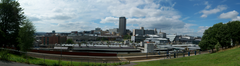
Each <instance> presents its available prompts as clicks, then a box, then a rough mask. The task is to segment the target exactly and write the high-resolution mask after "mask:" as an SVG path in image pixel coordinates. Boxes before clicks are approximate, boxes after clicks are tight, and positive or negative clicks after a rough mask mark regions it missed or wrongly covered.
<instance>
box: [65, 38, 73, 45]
mask: <svg viewBox="0 0 240 66" xmlns="http://www.w3.org/2000/svg"><path fill="white" fill-rule="evenodd" d="M66 43H67V44H74V42H73V40H72V39H67V41H66Z"/></svg>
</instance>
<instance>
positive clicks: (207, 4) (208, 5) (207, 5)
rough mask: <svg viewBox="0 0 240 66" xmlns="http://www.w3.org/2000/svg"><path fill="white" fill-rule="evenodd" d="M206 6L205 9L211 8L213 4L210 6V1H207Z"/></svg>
mask: <svg viewBox="0 0 240 66" xmlns="http://www.w3.org/2000/svg"><path fill="white" fill-rule="evenodd" d="M204 5H206V7H205V9H209V8H211V4H209V3H208V1H206V2H205V3H204Z"/></svg>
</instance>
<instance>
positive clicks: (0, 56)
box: [0, 50, 10, 60]
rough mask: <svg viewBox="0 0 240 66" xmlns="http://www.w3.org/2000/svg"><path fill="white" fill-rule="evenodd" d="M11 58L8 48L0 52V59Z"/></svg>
mask: <svg viewBox="0 0 240 66" xmlns="http://www.w3.org/2000/svg"><path fill="white" fill-rule="evenodd" d="M9 58H10V54H9V51H8V50H2V51H1V52H0V59H1V60H9Z"/></svg>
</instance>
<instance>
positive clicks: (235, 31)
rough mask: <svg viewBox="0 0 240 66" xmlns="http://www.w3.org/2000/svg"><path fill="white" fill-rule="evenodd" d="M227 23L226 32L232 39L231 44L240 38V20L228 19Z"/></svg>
mask: <svg viewBox="0 0 240 66" xmlns="http://www.w3.org/2000/svg"><path fill="white" fill-rule="evenodd" d="M227 25H228V29H227V30H228V32H229V37H230V39H232V40H233V42H234V43H233V44H235V42H236V41H239V39H240V35H239V34H240V30H239V29H240V26H239V25H240V21H230V22H228V23H227Z"/></svg>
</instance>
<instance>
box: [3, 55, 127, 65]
mask: <svg viewBox="0 0 240 66" xmlns="http://www.w3.org/2000/svg"><path fill="white" fill-rule="evenodd" d="M2 53H4V52H3V51H0V60H1V59H3V58H2V57H1V54H2ZM8 55H9V58H8V60H9V61H14V62H20V63H27V64H36V65H43V66H59V65H62V66H117V65H123V64H129V62H120V63H107V64H106V63H95V62H89V63H88V62H76V61H73V62H72V63H71V61H60V64H59V60H50V59H45V62H44V59H41V58H33V57H28V58H26V56H25V55H15V54H11V53H8ZM0 66H1V65H0Z"/></svg>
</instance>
